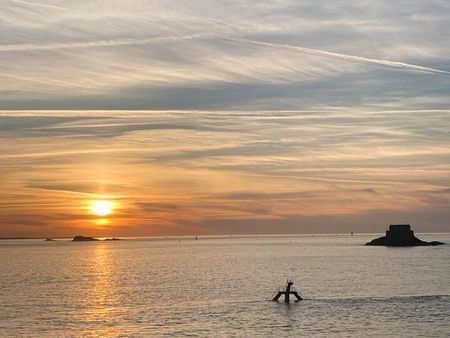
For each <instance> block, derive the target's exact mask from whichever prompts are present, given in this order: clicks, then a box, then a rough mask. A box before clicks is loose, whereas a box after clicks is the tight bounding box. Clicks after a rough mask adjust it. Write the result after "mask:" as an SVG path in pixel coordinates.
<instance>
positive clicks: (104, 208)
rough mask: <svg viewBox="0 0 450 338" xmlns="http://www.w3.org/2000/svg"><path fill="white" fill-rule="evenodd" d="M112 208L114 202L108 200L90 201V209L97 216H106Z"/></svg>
mask: <svg viewBox="0 0 450 338" xmlns="http://www.w3.org/2000/svg"><path fill="white" fill-rule="evenodd" d="M113 209H114V203H113V202H111V201H108V200H96V201H92V202H91V211H92V212H93V213H94V214H95V215H97V216H107V215H109V214H111V212H112V211H113Z"/></svg>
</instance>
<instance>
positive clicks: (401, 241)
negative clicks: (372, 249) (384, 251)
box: [366, 224, 445, 246]
mask: <svg viewBox="0 0 450 338" xmlns="http://www.w3.org/2000/svg"><path fill="white" fill-rule="evenodd" d="M443 244H445V243H442V242H438V241H432V242H425V241H422V240H421V239H419V238H417V237H416V236H414V231H412V230H411V226H410V225H409V224H390V225H389V230H387V231H386V236H383V237H379V238H376V239H374V240H372V241H370V242H368V243H366V245H383V246H435V245H443Z"/></svg>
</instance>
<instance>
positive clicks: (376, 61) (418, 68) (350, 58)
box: [229, 39, 450, 75]
mask: <svg viewBox="0 0 450 338" xmlns="http://www.w3.org/2000/svg"><path fill="white" fill-rule="evenodd" d="M229 40H230V41H236V42H241V43H246V44H254V45H259V46H267V47H272V48H288V49H293V50H297V51H299V52H302V53H306V54H313V55H321V56H329V57H333V58H338V59H344V60H348V61H355V62H363V63H370V64H376V65H381V66H387V67H392V68H398V69H403V70H413V71H419V72H425V73H435V74H443V75H450V72H448V71H445V70H440V69H435V68H431V67H424V66H418V65H413V64H409V63H404V62H398V61H390V60H380V59H372V58H367V57H362V56H357V55H347V54H341V53H335V52H329V51H324V50H318V49H313V48H306V47H300V46H292V45H288V44H276V43H268V42H262V41H255V40H244V39H229Z"/></svg>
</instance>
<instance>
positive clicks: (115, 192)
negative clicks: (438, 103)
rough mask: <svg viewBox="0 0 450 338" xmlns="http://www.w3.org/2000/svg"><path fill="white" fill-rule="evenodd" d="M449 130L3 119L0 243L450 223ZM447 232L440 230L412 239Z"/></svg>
mask: <svg viewBox="0 0 450 338" xmlns="http://www.w3.org/2000/svg"><path fill="white" fill-rule="evenodd" d="M424 115H426V116H427V119H428V120H427V121H429V122H428V123H427V124H424V123H423V121H424V120H423V116H424ZM449 118H450V114H449V112H448V111H381V110H376V111H373V112H370V111H360V112H359V113H355V112H354V111H309V112H308V111H300V112H296V111H279V112H273V111H271V112H261V111H260V112H187V111H178V112H177V111H171V112H169V111H168V112H143V111H129V112H127V111H122V112H98V113H96V112H93V111H91V112H82V111H81V112H77V111H72V112H59V113H58V112H45V111H41V112H38V111H34V112H33V111H30V112H26V113H21V112H3V113H2V116H0V123H2V122H4V121H9V122H8V125H9V128H5V129H3V130H2V131H0V137H1V138H2V140H5V142H2V145H1V147H0V161H1V163H2V166H1V167H0V175H1V177H2V187H3V188H4V189H3V192H2V202H1V203H0V210H1V213H2V220H3V222H4V225H3V226H2V229H3V232H4V233H5V231H6V230H7V229H9V227H13V228H14V229H16V230H17V231H18V232H20V231H21V230H20V229H21V228H20V227H18V225H17V224H20V222H23V224H24V227H25V228H24V229H26V231H31V230H30V228H29V227H28V226H26V225H27V224H28V222H29V220H30V219H31V218H32V219H34V220H36V221H37V220H40V219H42V220H44V219H45V220H46V222H43V221H42V224H41V225H37V224H36V225H33V226H34V227H35V230H33V231H34V233H42V232H46V233H48V232H53V233H58V234H68V235H70V234H72V233H73V232H74V231H76V229H77V228H78V229H79V228H83V229H86V230H87V231H90V232H94V233H99V234H103V233H105V234H106V233H108V232H114V233H116V234H122V235H124V234H146V235H158V234H177V233H178V234H180V233H182V234H188V233H191V234H192V233H222V234H225V233H228V231H229V229H238V228H239V226H238V225H239V224H240V225H241V226H242V232H245V233H246V232H248V231H253V230H250V229H253V226H250V225H249V227H248V228H246V227H245V225H244V223H245V221H244V220H248V222H249V224H253V223H254V222H260V223H259V224H260V226H261V228H260V232H273V231H275V232H276V227H275V228H274V226H275V225H276V224H279V226H280V229H279V231H284V232H296V231H307V232H316V231H325V229H328V230H327V231H330V229H335V230H334V231H336V232H339V231H348V230H349V229H348V227H349V226H351V227H352V228H354V229H356V230H358V229H361V230H364V231H367V230H368V229H372V231H377V230H378V231H380V230H381V229H382V227H383V226H384V224H383V222H381V221H380V220H384V219H386V215H387V214H389V215H391V216H392V217H393V219H397V220H400V219H403V220H404V221H407V222H411V223H418V222H419V220H423V219H424V217H425V216H424V215H430V214H432V213H433V212H434V213H436V215H438V214H439V215H447V214H448V211H446V210H447V205H448V201H449V198H450V197H449V196H448V195H449V194H448V188H447V187H448V186H450V180H449V177H450V176H449V175H448V172H449V169H450V163H449V161H448V159H449V155H450V154H449V150H448V149H449V148H448V147H447V145H448V143H449V136H448V135H449V133H448V127H447V126H448V122H449ZM162 121H165V123H162ZM96 196H107V198H110V199H113V200H115V201H117V203H118V204H120V208H119V209H118V210H117V213H116V214H115V215H114V216H113V218H112V219H111V220H110V223H108V224H109V225H108V226H106V225H105V226H104V227H102V228H98V226H97V225H96V224H95V223H94V221H95V220H92V217H91V216H90V215H89V213H87V212H86V204H87V203H88V201H90V200H91V199H93V198H96ZM30 215H32V217H31V216H30ZM333 219H334V220H336V222H337V225H336V227H335V228H330V224H329V222H332V221H331V220H333ZM345 220H347V221H345ZM33 222H34V221H33ZM345 222H347V224H348V225H345V226H344V224H345ZM33 224H34V223H33ZM39 224H40V223H39ZM208 224H210V225H211V227H208V226H207V225H208ZM216 224H223V228H220V227H219V228H216ZM446 224H447V223H446V219H445V218H441V216H439V217H437V218H435V219H433V220H430V221H429V222H428V224H417V225H415V227H416V228H417V229H419V230H420V231H425V230H426V231H431V230H435V231H443V230H445V229H446V226H447V225H446ZM369 225H370V226H369ZM228 226H229V227H228ZM36 227H37V228H38V229H36ZM162 229H165V231H163V230H162ZM24 231H25V230H24ZM236 231H237V230H236Z"/></svg>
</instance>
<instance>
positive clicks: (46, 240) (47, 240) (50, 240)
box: [44, 238, 55, 242]
mask: <svg viewBox="0 0 450 338" xmlns="http://www.w3.org/2000/svg"><path fill="white" fill-rule="evenodd" d="M54 241H55V240H54V239H53V238H46V239H44V242H54Z"/></svg>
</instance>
